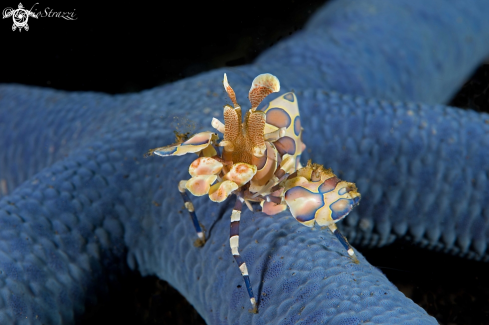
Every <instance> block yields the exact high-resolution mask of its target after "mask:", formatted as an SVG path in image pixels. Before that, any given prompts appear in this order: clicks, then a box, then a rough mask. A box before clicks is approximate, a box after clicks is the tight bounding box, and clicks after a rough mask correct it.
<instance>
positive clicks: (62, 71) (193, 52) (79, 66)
mask: <svg viewBox="0 0 489 325" xmlns="http://www.w3.org/2000/svg"><path fill="white" fill-rule="evenodd" d="M39 1H41V0H39ZM18 2H19V0H15V1H13V0H9V1H5V2H4V4H3V5H2V8H0V10H3V8H5V7H12V8H14V9H16V8H17V5H18ZM22 3H23V5H24V7H25V8H26V9H30V8H31V7H32V6H33V5H34V4H35V2H33V1H31V2H27V1H23V2H22ZM323 3H324V1H299V0H297V1H291V0H286V1H268V2H266V3H259V2H258V1H247V2H243V3H241V4H236V3H231V2H229V1H228V2H224V1H222V2H219V1H212V2H210V1H209V2H204V1H201V2H192V3H190V2H185V1H180V2H178V1H177V2H173V3H171V5H168V4H162V3H159V4H148V3H146V2H140V3H137V2H135V3H133V4H132V5H124V4H122V3H114V4H106V3H104V4H100V3H98V4H90V3H87V2H83V3H75V2H70V3H67V2H63V3H58V2H54V1H46V2H44V1H42V2H39V3H38V4H37V5H36V6H35V7H34V8H35V11H37V12H39V11H43V10H44V9H45V8H46V7H50V8H51V9H53V10H54V11H66V12H70V11H71V12H72V11H74V12H75V13H76V17H77V20H75V21H68V20H64V19H61V18H47V17H41V18H38V19H34V18H29V26H30V30H29V31H28V32H26V31H25V30H23V31H22V32H19V31H15V32H12V30H11V25H12V20H11V18H9V19H0V37H1V38H0V40H1V47H0V48H1V51H0V57H1V61H0V62H1V64H2V66H1V70H0V83H21V84H27V85H36V86H42V87H51V88H56V89H63V90H82V91H99V92H106V93H110V94H115V93H126V92H138V91H140V90H143V89H148V88H152V87H156V86H158V85H161V84H165V83H168V82H173V81H176V80H179V79H182V78H186V77H189V76H192V75H195V74H197V73H200V72H203V71H208V70H212V69H215V68H219V67H226V66H236V65H242V64H248V63H251V62H253V60H254V59H255V58H256V57H257V56H258V55H259V54H260V53H261V52H263V51H264V50H266V49H268V48H269V47H271V46H273V45H274V44H276V43H277V42H278V41H280V40H281V39H283V38H286V37H288V36H289V35H291V34H293V33H294V32H296V31H298V30H300V29H302V28H303V26H304V23H305V22H306V21H307V20H308V18H309V17H310V16H311V14H312V13H314V11H315V10H316V9H317V8H318V7H320V6H321V5H322V4H323ZM450 105H453V106H457V107H461V108H470V109H474V110H477V111H480V112H488V111H489V65H485V66H481V67H480V68H479V69H478V70H477V71H476V72H475V73H474V75H473V76H472V78H471V79H469V80H468V81H467V83H466V84H465V85H464V86H463V87H462V89H461V91H460V92H459V93H458V94H457V95H456V96H454V98H453V99H452V101H451V103H450ZM359 249H360V251H361V252H362V254H364V255H365V257H366V258H367V259H368V260H369V261H370V263H372V264H373V265H375V266H377V267H379V268H380V269H381V270H382V271H383V272H384V273H385V274H386V275H387V277H388V278H389V279H390V280H391V281H392V282H393V283H394V284H395V285H396V286H397V287H398V288H399V289H400V290H401V291H403V292H404V293H405V294H406V295H407V296H408V297H410V298H411V299H413V300H414V301H415V302H416V303H418V304H419V305H421V306H422V307H423V308H425V309H426V310H427V311H428V313H430V314H431V315H432V316H435V317H436V318H437V320H438V321H439V322H440V323H442V324H489V304H488V301H489V276H488V274H489V266H488V265H487V264H484V263H477V262H473V261H468V260H466V259H462V258H457V257H452V256H447V255H445V254H443V253H436V252H430V251H426V250H423V249H420V248H417V247H415V246H413V245H411V244H409V243H407V242H403V241H400V242H397V243H395V244H394V245H391V246H388V247H385V248H380V249H365V248H362V247H359ZM433 261H436V263H433ZM209 272H211V270H209ZM130 278H131V279H130V281H127V282H125V286H124V288H123V290H122V292H118V293H117V295H114V297H112V298H111V299H109V300H106V301H102V302H101V303H100V304H99V305H97V306H96V307H90V309H89V311H88V313H87V315H86V316H85V318H84V319H83V320H82V323H83V324H107V323H111V324H116V323H121V324H122V323H132V324H204V322H203V320H202V319H201V318H200V316H199V315H198V314H197V313H196V312H195V310H193V308H192V307H191V306H190V305H189V304H188V302H186V300H185V299H184V298H183V297H181V296H180V295H179V294H178V293H177V292H176V291H175V290H174V289H173V288H171V287H170V286H169V285H168V284H167V283H166V282H164V281H161V280H159V279H157V278H155V277H146V278H142V277H141V276H139V275H138V274H133V275H131V276H130Z"/></svg>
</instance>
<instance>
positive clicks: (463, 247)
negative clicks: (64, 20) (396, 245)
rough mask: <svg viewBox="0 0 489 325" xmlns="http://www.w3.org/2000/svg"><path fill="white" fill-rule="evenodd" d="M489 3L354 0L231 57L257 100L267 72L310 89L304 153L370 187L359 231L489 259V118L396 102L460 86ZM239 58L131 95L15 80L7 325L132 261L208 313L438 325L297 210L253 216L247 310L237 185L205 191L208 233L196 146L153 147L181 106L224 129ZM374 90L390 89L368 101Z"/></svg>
mask: <svg viewBox="0 0 489 325" xmlns="http://www.w3.org/2000/svg"><path fill="white" fill-rule="evenodd" d="M387 3H389V5H387ZM488 10H489V9H488V8H486V7H485V6H484V4H482V3H479V2H474V3H473V4H472V6H469V5H468V4H467V2H464V3H461V2H460V3H459V2H450V3H449V4H447V3H445V2H444V1H429V2H426V1H396V2H382V3H379V2H375V1H368V2H367V1H366V2H362V3H358V2H354V1H337V2H335V3H333V4H332V5H330V6H329V7H327V8H325V9H323V10H322V11H321V12H319V13H318V14H317V15H316V16H315V18H314V19H313V20H312V21H311V22H310V24H309V27H308V28H307V29H306V30H305V31H304V32H301V33H298V34H296V35H295V36H294V37H293V38H291V39H289V40H286V41H285V42H282V43H281V44H279V45H277V46H276V47H275V48H273V49H271V50H270V51H268V52H267V53H265V54H264V55H262V56H261V57H260V59H259V60H258V61H257V63H256V64H254V65H251V66H245V67H239V68H233V69H228V70H227V71H226V72H227V73H228V78H229V81H230V83H231V85H232V86H233V88H234V89H235V91H236V93H237V97H238V99H240V103H241V104H242V105H244V98H246V92H247V90H248V89H249V86H250V83H251V80H252V79H253V78H254V77H255V76H256V75H258V74H259V73H262V72H270V73H272V74H274V75H276V76H278V77H279V79H280V81H281V85H282V89H283V92H286V91H289V90H290V89H292V88H293V89H294V90H295V91H296V94H297V96H298V100H299V105H300V108H301V114H302V116H301V118H302V123H303V127H304V129H305V133H304V141H305V142H306V144H307V145H308V149H309V150H307V152H306V154H305V155H304V156H305V157H304V161H305V160H306V159H308V158H312V159H313V160H314V161H315V162H318V163H324V164H325V165H326V166H328V167H332V168H333V169H334V170H335V171H336V172H337V173H338V174H339V176H340V177H342V178H344V179H347V180H350V181H355V182H356V183H357V185H358V187H359V190H360V192H361V193H362V202H361V204H360V206H359V207H358V208H357V209H356V210H355V212H354V213H352V214H351V215H350V216H348V217H347V218H346V220H345V221H343V223H344V225H343V226H346V227H343V229H345V235H347V236H348V237H349V239H350V241H351V242H353V243H361V244H364V245H382V244H385V243H388V242H390V241H392V240H394V239H395V237H396V236H407V237H410V238H412V239H413V240H414V241H417V242H421V243H423V244H426V245H430V246H434V247H441V248H443V249H446V250H447V251H452V252H458V253H460V254H462V255H463V254H465V255H467V256H469V257H473V258H479V259H486V260H487V234H488V224H489V221H488V220H489V210H488V209H485V207H484V204H485V202H487V199H488V198H489V184H488V183H487V177H488V174H489V169H488V168H489V167H488V166H489V164H488V163H487V162H488V161H489V156H488V155H489V154H488V152H487V150H481V148H487V145H488V144H489V125H488V124H487V121H488V120H489V116H487V115H485V114H476V113H474V112H471V111H468V112H462V111H458V110H456V109H453V108H448V107H443V106H426V105H420V104H410V103H403V102H394V101H393V100H395V99H398V100H402V101H423V102H426V103H437V102H442V101H444V100H446V99H447V98H449V97H450V95H451V94H452V93H453V92H454V91H455V90H456V88H457V86H459V85H460V83H461V82H462V81H463V78H465V77H466V76H467V75H468V73H470V71H471V69H473V68H474V67H475V66H476V65H477V63H478V62H479V61H480V60H481V59H482V58H483V57H484V56H485V55H487V54H488V53H489V43H487V42H486V41H485V40H486V39H487V36H488V35H489V20H487V19H486V17H487V16H488V12H487V11H488ZM485 11H486V12H485ZM223 72H224V70H219V71H213V72H210V73H206V74H202V75H200V76H197V77H194V78H190V79H188V80H184V81H181V82H177V83H174V84H170V85H166V86H163V87H160V88H156V89H152V90H149V91H145V92H142V93H139V94H131V95H119V96H108V95H103V94H95V93H67V92H62V91H53V90H49V89H38V88H34V87H24V86H16V85H3V86H1V87H0V141H1V146H2V149H3V150H2V151H1V154H0V171H1V175H0V182H1V181H2V180H5V182H3V185H2V184H0V185H2V186H0V189H3V190H5V189H6V190H7V192H8V193H3V194H7V195H5V196H4V197H3V198H2V199H1V201H0V270H1V273H0V323H1V324H11V323H14V320H15V321H16V322H17V323H19V324H28V323H34V324H39V323H41V322H42V323H45V324H57V323H61V322H65V323H72V322H73V321H74V319H76V317H77V315H80V314H81V313H83V311H84V305H85V303H86V302H87V301H91V302H93V301H96V297H97V295H100V294H103V292H104V290H107V284H108V283H110V282H114V281H117V280H118V279H120V278H121V276H122V274H123V273H124V271H125V270H126V269H127V266H126V265H129V267H130V268H132V269H138V270H139V271H140V272H141V273H142V274H143V275H148V274H156V275H157V276H159V277H160V278H162V279H165V280H167V281H169V282H170V283H171V284H172V285H173V286H174V287H176V288H177V289H178V290H179V291H180V292H182V293H183V294H184V295H185V296H186V297H187V299H188V300H189V301H190V302H191V303H192V304H193V305H194V306H195V307H196V309H197V310H198V311H199V313H200V314H201V315H202V316H203V317H204V319H205V320H206V321H207V322H208V323H209V324H238V323H239V324H251V323H253V324H296V323H300V324H314V323H326V322H329V323H330V324H360V323H367V322H370V323H378V324H381V323H384V324H387V323H388V324H393V323H405V324H407V323H412V324H425V323H426V324H428V323H435V320H434V319H433V318H431V317H429V316H428V315H427V314H426V313H425V312H424V311H423V310H422V309H421V308H420V307H418V306H417V305H415V304H414V303H413V302H412V301H411V300H409V299H407V298H405V297H404V295H403V294H402V293H400V292H399V291H398V290H397V289H396V288H395V287H394V286H393V285H392V284H391V283H389V281H388V280H387V279H386V278H385V277H384V276H383V275H382V274H381V272H380V271H378V270H377V269H376V268H374V267H372V266H371V265H370V264H368V262H367V261H365V259H364V258H363V257H362V256H361V254H359V259H360V262H361V263H360V265H355V264H353V263H352V262H351V260H350V259H349V258H348V257H347V256H346V252H345V251H344V249H343V247H342V246H341V244H340V243H339V242H338V241H337V240H336V239H335V238H334V236H333V235H332V234H331V233H330V232H328V231H321V230H320V229H309V228H306V227H303V226H301V225H300V224H299V223H298V222H297V221H295V220H294V219H293V218H292V217H291V216H290V214H289V213H282V214H280V215H276V216H272V217H269V216H265V215H263V214H262V213H254V214H253V213H251V212H249V211H246V212H244V213H243V216H242V219H241V220H242V221H241V227H240V228H241V236H240V239H241V245H240V247H241V252H242V256H243V257H244V259H245V260H246V262H247V264H248V268H249V271H250V277H251V282H252V285H253V287H254V288H255V291H257V296H258V297H259V298H258V299H259V312H260V313H259V314H258V315H252V314H250V313H248V311H247V309H248V308H249V301H248V298H247V296H246V291H245V288H244V286H242V277H241V275H240V273H239V270H238V268H237V267H236V265H235V263H234V261H233V257H232V255H231V253H230V249H229V247H228V245H229V244H228V233H229V216H230V213H231V209H232V205H233V203H234V199H232V200H228V201H226V202H225V203H223V204H220V205H218V204H214V203H212V202H210V201H208V200H207V199H206V198H193V201H194V204H195V206H196V211H197V213H198V215H199V218H200V221H201V223H202V224H203V225H204V226H205V227H206V229H207V234H208V239H209V240H208V242H207V244H206V245H205V246H204V247H203V248H201V249H198V248H195V247H193V245H192V243H193V240H194V239H195V233H194V230H193V227H192V225H191V222H190V220H189V218H188V216H187V214H186V211H185V209H184V208H183V204H182V202H181V198H180V196H179V193H178V191H177V189H176V185H177V182H178V181H179V180H180V179H184V178H187V177H188V176H187V167H186V166H188V165H189V164H190V162H191V161H192V157H190V156H189V157H181V158H177V157H174V158H166V159H163V158H159V157H152V158H149V159H142V155H143V154H144V153H145V152H146V150H147V149H149V148H154V147H157V146H161V145H164V144H168V143H171V142H172V141H173V133H172V131H173V130H172V129H171V128H170V125H171V123H172V122H173V120H174V117H179V118H180V119H188V120H193V121H196V122H197V128H196V131H199V130H207V129H210V120H211V118H212V117H213V116H221V114H222V105H223V104H224V101H225V94H224V92H223V90H222V85H221V80H222V75H223ZM332 90H336V91H340V92H343V93H348V94H350V95H338V94H337V93H335V92H331V91H332ZM327 91H328V92H327ZM215 94H221V95H217V96H216V95H215ZM353 95H361V96H363V97H354V96H353ZM271 97H272V96H271ZM373 97H376V98H383V99H386V101H381V100H370V99H364V98H373ZM126 263H127V264H126ZM238 286H241V287H238Z"/></svg>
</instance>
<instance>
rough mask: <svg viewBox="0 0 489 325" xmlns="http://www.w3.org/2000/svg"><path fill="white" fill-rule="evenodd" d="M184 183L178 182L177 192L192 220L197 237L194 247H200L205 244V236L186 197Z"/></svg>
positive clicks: (192, 206) (190, 202)
mask: <svg viewBox="0 0 489 325" xmlns="http://www.w3.org/2000/svg"><path fill="white" fill-rule="evenodd" d="M186 183H187V181H180V183H178V191H179V192H180V194H181V195H182V199H183V202H184V203H185V208H187V211H188V213H189V214H190V218H191V219H192V223H193V224H194V228H195V231H196V232H197V236H198V237H199V238H198V239H197V240H196V241H195V242H194V245H195V246H196V247H200V246H203V245H204V244H205V235H204V231H202V227H201V226H200V224H199V220H198V219H197V215H196V214H195V208H194V205H193V204H192V201H190V198H189V197H188V194H187V192H186V188H185V184H186Z"/></svg>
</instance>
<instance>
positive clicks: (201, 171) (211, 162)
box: [188, 157, 222, 176]
mask: <svg viewBox="0 0 489 325" xmlns="http://www.w3.org/2000/svg"><path fill="white" fill-rule="evenodd" d="M221 169H222V163H221V162H219V161H217V160H215V159H214V158H211V157H199V158H197V159H195V160H194V161H193V162H192V163H191V164H190V167H189V168H188V172H189V174H190V175H192V176H199V175H217V174H219V173H220V172H221Z"/></svg>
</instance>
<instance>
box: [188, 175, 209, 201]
mask: <svg viewBox="0 0 489 325" xmlns="http://www.w3.org/2000/svg"><path fill="white" fill-rule="evenodd" d="M216 179H217V176H216V175H199V176H195V177H192V178H191V179H189V180H188V181H187V183H186V184H185V188H186V189H187V190H189V192H190V193H192V194H193V195H195V196H202V195H205V194H207V193H209V190H210V188H211V184H212V183H214V182H215V181H216Z"/></svg>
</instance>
